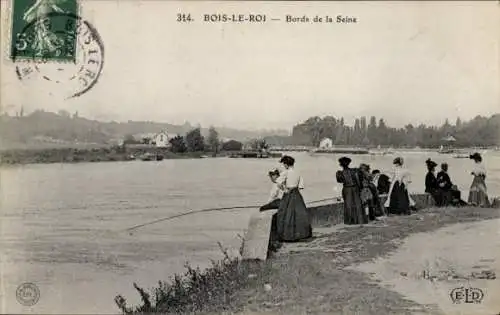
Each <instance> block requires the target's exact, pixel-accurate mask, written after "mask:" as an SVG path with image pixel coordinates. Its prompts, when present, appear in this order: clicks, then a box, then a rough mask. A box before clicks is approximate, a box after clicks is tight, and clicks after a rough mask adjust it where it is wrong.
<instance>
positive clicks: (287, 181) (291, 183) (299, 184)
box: [276, 167, 304, 190]
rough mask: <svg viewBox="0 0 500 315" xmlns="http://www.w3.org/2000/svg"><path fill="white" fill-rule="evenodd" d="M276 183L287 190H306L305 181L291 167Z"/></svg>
mask: <svg viewBox="0 0 500 315" xmlns="http://www.w3.org/2000/svg"><path fill="white" fill-rule="evenodd" d="M276 182H277V183H278V184H280V185H283V186H285V188H286V189H287V190H290V189H293V188H299V189H304V180H303V179H302V176H300V174H299V173H298V172H297V171H296V170H295V169H294V168H293V167H290V168H289V169H287V170H286V171H284V172H283V173H281V175H280V177H279V178H278V180H277V181H276Z"/></svg>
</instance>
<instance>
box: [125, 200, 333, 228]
mask: <svg viewBox="0 0 500 315" xmlns="http://www.w3.org/2000/svg"><path fill="white" fill-rule="evenodd" d="M339 199H340V198H339V197H336V198H325V199H319V200H314V201H310V202H307V203H308V204H312V203H318V202H323V201H329V200H339ZM255 208H260V205H252V206H232V207H221V208H208V209H201V210H196V211H188V212H183V213H179V214H175V215H171V216H168V217H165V218H160V219H157V220H154V221H150V222H146V223H142V224H138V225H134V226H132V227H129V228H127V229H125V230H124V231H126V232H129V233H130V234H132V232H133V231H134V230H137V229H139V228H141V227H145V226H148V225H152V224H156V223H159V222H163V221H168V220H172V219H176V218H180V217H183V216H187V215H190V214H196V213H202V212H212V211H224V210H238V209H255Z"/></svg>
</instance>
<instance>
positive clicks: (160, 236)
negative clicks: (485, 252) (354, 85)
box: [0, 152, 500, 314]
mask: <svg viewBox="0 0 500 315" xmlns="http://www.w3.org/2000/svg"><path fill="white" fill-rule="evenodd" d="M397 154H398V155H400V156H402V157H404V158H405V163H406V165H407V167H408V168H409V170H410V171H411V173H412V178H413V186H412V187H410V189H411V191H413V192H422V191H423V190H424V177H425V173H426V167H425V163H424V161H425V160H426V159H427V158H428V157H431V158H432V159H433V160H434V161H436V162H437V163H441V162H444V161H446V162H448V164H449V166H450V175H451V177H452V180H453V181H454V183H455V184H457V185H458V186H459V188H460V189H461V190H462V193H463V196H465V198H466V197H467V194H468V189H469V185H470V182H471V176H470V169H471V167H472V162H471V160H469V159H455V158H453V157H452V156H448V155H439V154H437V153H418V152H398V153H397ZM291 155H292V156H294V157H295V158H296V168H297V169H298V170H299V171H300V172H301V174H302V176H303V177H304V181H305V186H306V189H305V190H304V191H303V194H304V198H305V199H306V201H307V202H310V201H314V200H318V199H323V198H329V197H334V196H339V195H340V191H341V187H340V186H339V185H338V184H337V183H336V182H335V171H336V170H337V169H338V166H337V159H338V157H339V156H338V155H328V154H327V155H315V156H311V155H309V154H308V153H292V154H291ZM393 158H394V156H391V155H387V156H354V158H353V165H358V164H359V163H361V162H365V163H368V164H370V165H371V167H372V169H374V168H378V169H380V170H382V171H389V170H390V169H391V166H392V160H393ZM484 158H485V164H486V168H487V171H488V177H487V185H488V190H489V195H490V197H492V196H498V195H500V154H499V152H488V153H486V154H485V155H484ZM277 166H278V160H276V159H230V158H217V159H196V160H164V161H161V162H142V161H137V162H116V163H114V162H109V163H82V164H50V165H27V166H19V167H9V168H2V169H1V171H0V172H1V174H0V175H1V179H0V180H1V190H0V205H1V208H0V209H1V239H0V248H1V258H0V259H1V261H0V263H1V265H0V272H1V274H0V276H1V279H0V280H1V284H0V311H1V312H2V313H38V314H48V313H65V314H73V313H79V314H82V313H86V314H90V313H99V314H103V313H108V314H109V313H115V314H116V313H119V310H118V309H117V307H116V306H115V304H114V301H113V299H114V297H115V295H117V294H123V295H124V296H125V298H126V299H127V300H128V301H129V302H131V303H137V302H138V301H139V300H138V299H139V296H138V294H137V293H136V291H135V289H134V288H133V286H132V284H133V282H137V283H138V284H139V286H142V287H145V288H151V287H153V286H154V285H156V283H157V282H158V280H169V277H170V276H171V275H172V274H173V273H177V272H183V271H184V264H185V263H186V262H189V263H190V264H191V265H194V266H196V265H199V266H201V267H205V266H208V265H209V264H210V259H219V258H221V257H222V254H221V252H220V250H219V247H218V245H217V242H218V241H220V242H221V243H222V244H223V246H225V247H228V248H230V249H234V250H236V249H237V248H238V247H239V246H240V243H241V240H240V238H239V236H238V234H239V235H243V232H244V229H245V228H246V227H247V224H248V219H249V216H250V211H249V210H233V211H222V212H207V213H200V214H195V215H189V216H185V217H181V218H178V219H173V220H169V221H164V222H160V223H157V224H153V225H149V226H145V227H143V228H141V229H137V230H136V231H135V233H134V234H132V235H130V234H129V233H127V232H125V231H124V230H125V229H126V228H128V227H131V226H134V225H137V224H141V223H144V222H148V221H152V220H155V219H158V218H162V217H166V216H169V215H173V214H176V213H182V212H186V211H191V210H198V209H204V208H212V207H225V206H241V205H258V204H261V203H263V202H265V201H266V199H267V197H268V192H269V188H270V183H269V180H268V178H267V175H266V174H267V171H268V170H269V169H271V168H273V167H277ZM23 282H31V283H35V284H36V285H37V286H38V288H39V289H40V293H41V296H40V300H39V301H38V303H37V304H36V305H34V306H32V307H26V306H22V305H20V304H19V303H18V302H17V301H16V297H15V295H16V294H15V292H16V288H17V287H18V285H19V284H21V283H23Z"/></svg>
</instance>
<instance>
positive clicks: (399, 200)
mask: <svg viewBox="0 0 500 315" xmlns="http://www.w3.org/2000/svg"><path fill="white" fill-rule="evenodd" d="M393 164H394V170H393V174H392V180H391V187H390V188H389V195H388V196H387V200H386V202H385V207H386V208H389V213H392V214H410V213H411V210H410V207H413V206H414V205H415V202H414V201H413V200H412V199H411V197H410V194H409V192H408V185H409V184H410V183H411V177H410V173H409V172H408V170H406V169H405V168H403V165H404V160H403V158H402V157H397V158H395V159H394V161H393Z"/></svg>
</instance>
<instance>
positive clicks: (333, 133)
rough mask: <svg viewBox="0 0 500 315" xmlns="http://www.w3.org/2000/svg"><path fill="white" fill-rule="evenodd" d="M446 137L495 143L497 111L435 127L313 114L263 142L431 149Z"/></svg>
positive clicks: (499, 134) (498, 138)
mask: <svg viewBox="0 0 500 315" xmlns="http://www.w3.org/2000/svg"><path fill="white" fill-rule="evenodd" d="M449 136H451V137H453V138H454V139H455V140H456V141H453V142H449V143H451V144H452V145H454V146H456V147H471V146H498V145H499V143H500V114H495V115H493V116H491V117H489V118H488V117H481V116H477V117H475V118H474V119H472V120H470V121H461V119H460V118H457V120H456V121H455V122H454V123H453V124H451V123H450V122H449V121H448V120H446V121H445V123H444V124H443V125H442V126H439V127H437V126H426V125H424V124H420V125H418V126H414V125H412V124H408V125H406V126H405V127H404V128H393V127H390V126H388V125H387V124H386V123H385V121H384V119H382V118H381V119H377V118H376V117H374V116H372V117H371V118H370V119H369V121H368V122H367V119H366V117H361V118H358V119H356V120H355V122H354V126H348V125H346V124H345V122H344V118H335V117H333V116H326V117H317V116H316V117H311V118H309V119H307V120H306V121H304V122H302V123H300V124H298V125H296V126H294V128H293V133H292V136H291V137H266V141H267V142H268V143H269V144H272V145H308V146H318V145H319V143H320V141H321V140H322V139H324V138H330V139H332V141H333V143H334V144H335V145H356V146H377V145H380V146H394V147H416V146H419V147H422V148H431V147H439V146H441V145H445V144H446V143H447V142H446V141H444V138H445V137H449Z"/></svg>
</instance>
